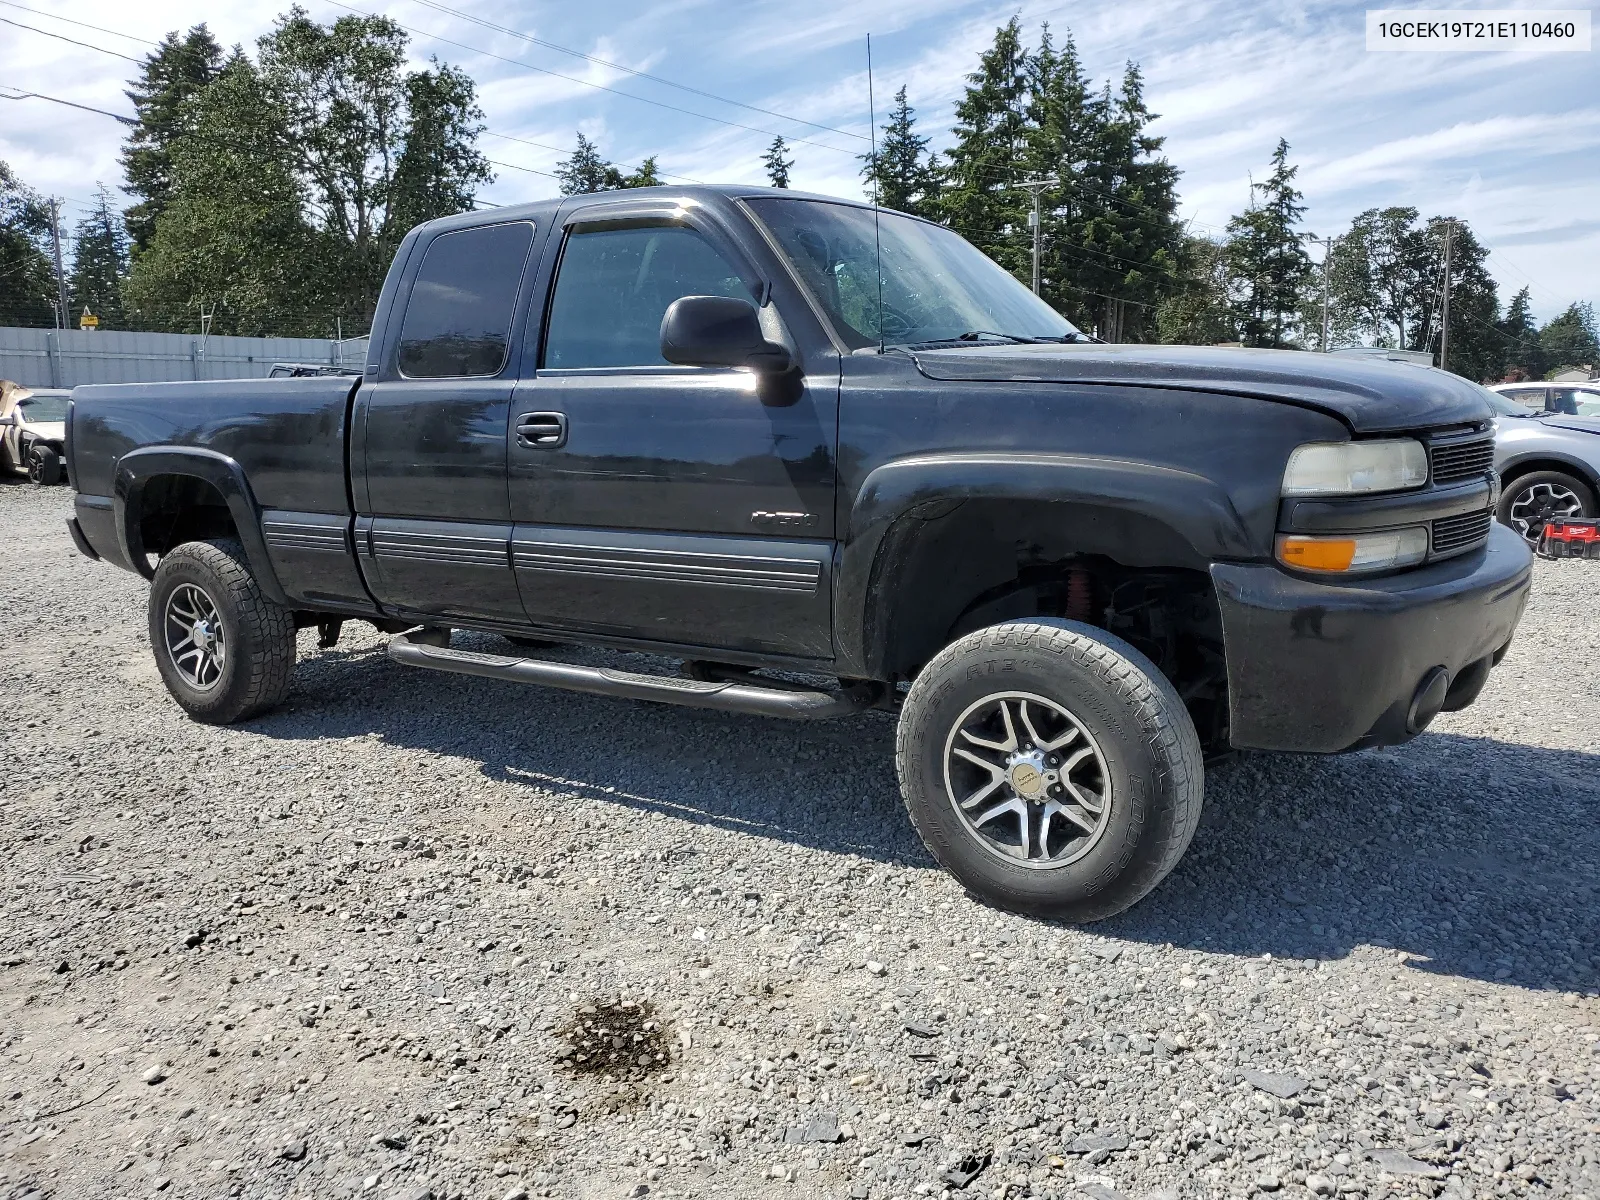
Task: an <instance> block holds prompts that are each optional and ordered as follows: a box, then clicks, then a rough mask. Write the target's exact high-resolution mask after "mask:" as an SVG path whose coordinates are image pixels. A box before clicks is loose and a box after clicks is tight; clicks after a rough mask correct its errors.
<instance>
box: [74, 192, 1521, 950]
mask: <svg viewBox="0 0 1600 1200" xmlns="http://www.w3.org/2000/svg"><path fill="white" fill-rule="evenodd" d="M1492 415H1493V414H1492V413H1491V411H1490V408H1489V405H1488V403H1487V402H1486V400H1485V398H1484V394H1483V392H1482V390H1481V389H1479V388H1477V387H1476V386H1475V385H1472V384H1469V383H1467V382H1465V381H1463V380H1460V379H1457V378H1455V377H1454V376H1451V375H1447V374H1443V373H1441V372H1438V371H1432V370H1426V369H1421V368H1415V367H1409V366H1397V365H1392V364H1387V363H1372V362H1365V361H1347V360H1343V359H1337V358H1331V357H1326V356H1318V355H1312V354H1303V353H1294V352H1267V351H1262V352H1247V351H1238V350H1198V349H1191V348H1180V347H1165V346H1131V345H1117V346H1113V345H1104V344H1100V343H1097V342H1095V341H1094V339H1092V338H1089V337H1085V336H1084V335H1082V334H1080V333H1079V332H1078V331H1076V330H1075V329H1073V327H1072V326H1071V325H1070V324H1069V323H1068V322H1067V321H1065V320H1064V319H1063V318H1062V317H1060V316H1059V315H1058V314H1057V313H1055V312H1054V311H1053V310H1052V309H1050V308H1049V307H1048V306H1047V305H1045V304H1044V303H1043V302H1042V301H1040V300H1039V299H1038V298H1036V297H1035V296H1034V295H1033V294H1032V293H1031V292H1029V291H1028V290H1027V289H1026V288H1025V287H1023V286H1022V285H1021V284H1019V283H1018V282H1017V281H1016V280H1015V279H1013V278H1012V277H1011V276H1010V275H1009V274H1007V273H1006V272H1005V271H1003V270H1002V269H1001V268H999V267H998V266H996V265H995V264H994V263H993V262H991V261H990V260H989V259H987V258H985V257H984V256H983V255H982V254H981V253H980V252H979V251H977V250H976V249H974V248H973V247H972V246H971V245H969V244H968V243H966V242H965V241H963V240H962V239H961V238H959V237H958V236H956V235H955V234H954V233H952V232H950V231H949V230H946V229H943V228H941V227H939V226H937V225H933V224H929V223H927V222H924V221H920V220H916V219H913V218H911V217H907V216H903V215H900V214H896V213H891V212H887V211H880V212H875V211H874V210H873V209H871V208H870V207H866V206H863V205H860V204H852V203H848V202H844V201H838V200H829V199H826V198H823V197H812V196H804V195H798V194H795V193H791V192H774V191H767V190H763V189H754V188H712V187H692V188H656V189H645V190H639V191H629V192H617V193H611V194H606V195H594V196H578V197H572V198H567V199H561V200H552V201H548V202H542V203H537V204H529V205H525V206H520V207H514V208H500V209H494V210H492V211H488V212H477V213H469V214H463V215H461V216H457V217H451V218H447V219H444V220H440V221H434V222H431V223H429V224H427V225H424V226H421V227H419V228H418V229H415V230H413V231H412V232H411V234H410V235H409V236H408V237H407V238H406V240H405V243H404V244H403V245H402V246H401V248H400V250H399V252H398V254H397V256H396V258H395V261H394V265H393V268H392V269H391V270H390V272H389V276H388V280H387V282H386V283H385V285H384V288H383V292H382V296H381V299H380V301H379V304H378V308H377V313H376V317H375V321H374V324H373V330H372V342H371V351H370V356H369V358H368V360H367V363H366V368H365V372H364V373H363V374H361V375H360V376H359V377H357V376H354V375H351V376H340V375H328V374H320V375H312V376H309V377H305V378H283V379H272V380H254V381H237V382H224V383H173V384H129V385H122V386H88V387H80V388H78V389H77V390H76V392H75V393H74V397H73V405H72V412H71V416H70V420H69V430H68V445H67V455H68V460H69V469H70V475H71V479H72V483H73V485H74V487H75V488H76V489H77V492H78V496H77V499H76V509H75V516H74V518H73V520H72V522H71V532H72V536H73V539H74V540H75V542H76V543H77V546H78V548H79V549H80V550H81V551H82V552H83V553H85V554H87V555H89V556H90V557H93V558H103V559H106V560H108V561H110V562H114V563H116V564H118V565H120V566H123V567H127V568H130V569H132V570H135V571H138V572H140V573H141V574H143V575H145V576H146V577H147V578H149V579H151V580H152V582H153V586H152V590H151V595H150V610H149V629H150V638H151V642H152V647H153V650H154V653H155V656H156V661H157V663H158V665H159V667H160V670H161V674H162V676H163V678H164V679H165V680H166V683H167V686H168V687H169V689H170V690H171V692H172V695H173V696H174V697H175V698H176V699H177V701H178V703H179V704H181V705H182V706H183V707H184V708H185V709H186V710H187V711H188V712H189V713H190V714H191V715H192V716H193V717H194V718H196V719H197V720H201V721H211V722H230V721H237V720H240V719H243V718H246V717H249V716H252V715H254V714H257V713H260V712H262V711H263V710H265V709H267V708H269V707H271V706H272V705H274V704H277V703H278V702H280V701H281V700H283V698H284V697H285V695H286V694H287V692H288V689H289V684H290V674H291V672H292V670H293V665H294V661H295V645H296V631H297V630H299V629H305V628H310V627H313V626H315V627H317V628H319V629H320V630H321V631H322V641H323V643H324V644H331V643H332V641H333V640H334V639H336V638H337V637H338V635H339V629H340V624H341V622H343V621H346V620H349V619H352V618H358V619H364V620H367V621H370V622H372V623H373V624H375V625H376V626H378V628H380V629H381V630H384V631H386V632H388V633H391V634H393V635H394V636H393V638H392V640H391V641H390V643H389V653H390V655H391V656H392V657H393V658H394V659H395V660H396V661H398V662H400V663H405V664H409V665H412V666H419V667H429V668H433V669H437V670H443V671H456V672H465V673H468V674H473V675H482V676H488V677H490V678H497V679H505V680H512V681H517V682H523V683H539V684H546V685H549V686H554V687H558V688H568V689H574V690H578V691H585V692H592V693H600V694H604V695H610V696H617V697H628V698H634V699H645V700H655V701H661V702H665V703H671V704H687V705H696V706H699V707H702V708H713V709H725V710H732V711H737V712H745V713H764V714H767V715H771V716H781V717H795V718H820V717H840V716H846V715H848V714H851V713H854V712H858V711H860V710H863V709H869V708H874V707H876V708H881V709H887V710H889V711H891V712H895V713H898V714H899V737H898V743H897V765H898V769H899V777H900V783H901V788H902V791H903V793H904V797H905V801H906V805H907V807H908V809H909V810H910V814H911V818H912V820H913V821H914V822H915V824H916V826H917V828H918V830H919V831H920V832H921V834H922V836H923V838H924V839H925V840H926V842H927V844H928V846H929V848H930V850H931V851H932V852H933V854H934V855H935V856H936V857H937V858H938V859H939V861H940V862H941V863H943V864H944V865H945V866H946V867H947V868H948V869H950V870H951V871H952V872H954V873H955V874H956V875H957V876H958V877H959V878H960V879H961V880H962V882H963V883H965V884H966V885H967V886H968V887H969V888H971V889H972V890H973V891H975V892H976V893H978V894H979V895H981V896H983V897H985V898H986V899H989V900H991V901H992V902H994V903H996V904H999V905H1003V906H1006V907H1010V908H1015V909H1019V910H1023V911H1028V912H1034V913H1040V914H1049V915H1054V916H1060V917H1065V918H1068V919H1073V920H1093V919H1096V918H1100V917H1104V916H1107V915H1109V914H1111V913H1114V912H1117V911H1120V910H1122V909H1124V908H1126V907H1128V906H1129V905H1131V904H1133V903H1134V902H1135V901H1137V900H1138V899H1139V898H1140V897H1142V896H1143V895H1145V894H1146V893H1147V892H1149V891H1150V889H1151V888H1153V887H1154V886H1155V885H1156V884H1157V883H1158V882H1159V881H1160V880H1161V878H1162V877H1163V876H1164V875H1165V874H1166V873H1167V872H1168V871H1170V870H1171V869H1172V867H1173V865H1174V864H1175V863H1176V862H1177V860H1178V858H1179V857H1180V856H1181V855H1182V853H1183V851H1184V849H1185V847H1186V846H1187V845H1188V842H1189V840H1190V837H1191V836H1192V834H1193V832H1194V829H1195V825H1196V823H1197V822H1198V820H1199V815H1200V804H1201V794H1202V785H1203V767H1202V763H1203V761H1204V759H1205V757H1206V756H1208V755H1213V754H1218V753H1221V752H1224V751H1226V750H1227V749H1229V748H1235V747H1237V748H1256V749H1264V750H1292V751H1312V752H1318V753H1331V752H1337V751H1344V750H1352V749H1357V748H1360V747H1367V746H1379V745H1389V744H1394V743H1398V742H1403V741H1405V740H1406V739H1408V738H1410V737H1413V736H1415V735H1416V734H1417V733H1419V732H1420V731H1421V730H1422V729H1423V728H1425V727H1426V726H1427V724H1428V723H1429V722H1430V721H1431V720H1432V719H1433V718H1434V716H1435V715H1436V714H1437V713H1439V712H1440V711H1441V710H1446V709H1457V708H1461V707H1463V706H1464V705H1467V704H1470V703H1471V702H1472V701H1473V700H1474V699H1475V698H1476V696H1477V695H1478V692H1479V690H1480V689H1481V688H1482V686H1483V684H1484V681H1485V679H1486V678H1487V677H1488V674H1489V670H1490V668H1491V666H1492V665H1493V664H1494V663H1495V662H1497V661H1498V659H1499V657H1500V656H1501V655H1502V654H1503V653H1504V652H1505V650H1506V647H1507V646H1508V645H1509V644H1510V641H1511V637H1512V633H1513V631H1514V630H1515V628H1516V624H1517V621H1518V618H1519V617H1520V615H1521V613H1522V608H1523V604H1524V602H1525V601H1526V599H1527V595H1528V587H1529V578H1530V556H1529V552H1528V550H1527V548H1526V547H1525V546H1524V545H1523V544H1522V542H1521V540H1520V539H1519V538H1518V537H1517V536H1516V535H1515V534H1514V533H1512V532H1511V531H1510V530H1509V529H1506V528H1504V527H1502V526H1500V525H1498V524H1495V523H1493V522H1492V521H1491V513H1492V511H1493V509H1494V504H1495V500H1496V491H1497V483H1496V480H1495V476H1494V475H1493V473H1492V457H1493V445H1492V441H1491V433H1492V431H1491V427H1490V421H1491V418H1492ZM453 630H471V631H477V632H478V633H480V634H482V633H488V634H497V635H501V636H503V637H504V638H505V639H506V640H507V643H508V644H507V645H505V646H503V647H500V648H496V647H494V646H493V643H492V642H491V643H487V644H488V645H489V646H490V647H491V649H498V650H499V651H500V652H494V653H490V652H486V651H485V650H484V646H485V645H486V643H485V641H484V640H483V638H482V637H478V638H475V639H473V642H472V645H471V646H459V645H458V646H452V644H451V638H452V631H453ZM550 643H580V644H586V645H591V646H604V647H610V648H613V649H621V650H625V651H638V652H644V653H648V654H650V655H652V656H655V658H654V659H653V660H647V661H656V662H659V660H660V658H661V657H662V656H665V657H668V658H670V659H672V660H676V661H678V662H679V663H681V666H680V667H678V668H677V673H676V674H672V673H662V672H661V671H659V670H658V671H657V672H655V673H650V672H647V671H639V672H632V671H624V670H618V669H615V668H611V667H598V666H585V665H581V664H579V663H575V662H573V661H570V660H571V659H573V657H574V656H573V655H571V654H567V655H565V658H566V660H568V661H555V660H554V659H553V658H552V657H551V656H549V655H546V656H545V657H542V658H541V657H540V656H539V654H538V653H537V651H538V648H539V647H540V646H541V645H549V644H550ZM577 657H579V658H581V657H582V656H577ZM611 661H615V659H614V658H613V659H612V660H611Z"/></svg>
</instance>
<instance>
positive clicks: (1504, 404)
mask: <svg viewBox="0 0 1600 1200" xmlns="http://www.w3.org/2000/svg"><path fill="white" fill-rule="evenodd" d="M1478 390H1479V391H1480V392H1482V393H1483V395H1484V398H1485V399H1486V400H1488V401H1489V407H1490V408H1492V409H1494V415H1495V416H1497V417H1531V416H1533V410H1532V409H1531V408H1529V407H1528V406H1527V405H1526V404H1518V403H1517V402H1516V401H1515V400H1512V399H1511V398H1510V397H1508V396H1502V395H1501V394H1500V393H1499V392H1492V391H1490V390H1489V389H1488V388H1486V387H1479V388H1478Z"/></svg>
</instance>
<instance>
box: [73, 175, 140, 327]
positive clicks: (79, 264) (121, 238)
mask: <svg viewBox="0 0 1600 1200" xmlns="http://www.w3.org/2000/svg"><path fill="white" fill-rule="evenodd" d="M94 199H95V204H94V208H93V209H92V210H91V211H90V213H89V215H88V216H86V217H84V218H83V219H82V220H81V221H79V222H78V227H77V230H76V232H75V234H74V236H73V239H72V275H71V278H70V279H69V280H68V281H67V286H68V288H69V289H70V292H71V297H72V299H71V303H72V307H73V310H74V316H75V317H81V316H82V315H83V311H84V310H85V309H88V310H89V311H90V312H92V313H94V315H95V316H97V317H99V318H100V327H101V328H102V329H106V328H109V329H125V328H127V320H126V318H125V316H124V314H123V311H122V280H123V277H124V276H125V275H127V273H128V233H127V229H126V228H125V226H124V225H123V220H122V214H121V213H119V212H118V211H117V209H116V207H115V206H114V205H113V204H112V201H111V190H110V189H109V188H107V187H106V185H105V184H103V183H102V184H98V185H96V187H95V193H94ZM75 324H76V321H75V320H73V319H69V320H68V321H67V322H66V325H67V326H68V327H69V328H71V327H73V326H74V325H75Z"/></svg>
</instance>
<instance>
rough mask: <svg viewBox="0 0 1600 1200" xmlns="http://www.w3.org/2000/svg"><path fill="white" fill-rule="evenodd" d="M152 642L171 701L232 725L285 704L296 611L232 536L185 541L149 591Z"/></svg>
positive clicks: (163, 563) (209, 719)
mask: <svg viewBox="0 0 1600 1200" xmlns="http://www.w3.org/2000/svg"><path fill="white" fill-rule="evenodd" d="M149 625H150V647H151V649H152V650H153V651H154V652H155V656H156V667H157V668H158V669H159V670H160V672H161V678H162V681H163V682H164V683H166V685H167V690H168V691H169V692H171V693H172V698H173V699H174V700H176V701H177V702H178V703H179V704H180V705H182V707H183V710H184V711H185V712H187V713H188V714H189V715H190V716H191V717H193V718H194V719H195V720H197V721H204V722H206V723H207V724H211V725H228V724H231V723H232V722H234V721H240V720H243V719H244V718H246V717H252V716H255V715H256V714H257V713H261V712H265V711H266V710H267V709H269V708H272V707H274V706H275V705H278V704H281V703H282V702H283V700H284V699H285V698H286V697H287V696H288V694H289V682H290V677H291V675H292V674H293V672H294V658H295V643H294V637H295V628H294V613H292V612H291V611H290V610H289V609H287V608H284V607H282V606H281V605H278V604H274V603H273V602H272V601H270V600H268V599H267V598H266V596H264V595H263V594H262V592H261V588H260V585H258V584H257V583H256V580H255V577H254V576H253V575H251V573H250V568H249V565H248V564H247V562H246V560H245V556H244V549H243V547H241V546H240V545H239V543H238V542H237V541H235V540H233V539H232V538H217V539H214V540H212V541H206V542H185V543H184V544H183V545H181V546H179V547H177V548H176V549H175V550H173V551H172V552H171V553H169V554H168V555H167V556H166V557H165V558H163V559H162V560H161V565H160V566H159V567H158V568H157V569H156V577H155V581H154V583H153V584H152V586H151V589H150V614H149Z"/></svg>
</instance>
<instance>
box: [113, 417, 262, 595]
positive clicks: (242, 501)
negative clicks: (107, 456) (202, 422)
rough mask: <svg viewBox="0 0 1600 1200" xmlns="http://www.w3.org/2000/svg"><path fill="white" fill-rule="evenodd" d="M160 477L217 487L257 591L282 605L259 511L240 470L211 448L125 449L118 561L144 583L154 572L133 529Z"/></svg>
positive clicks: (120, 464)
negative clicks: (150, 485) (149, 489)
mask: <svg viewBox="0 0 1600 1200" xmlns="http://www.w3.org/2000/svg"><path fill="white" fill-rule="evenodd" d="M164 475H188V476H191V477H193V478H196V479H201V480H204V481H205V482H206V483H209V484H210V485H211V486H212V487H214V488H216V489H217V491H218V493H219V494H221V496H222V498H223V501H224V502H225V503H226V504H227V506H228V511H229V512H230V513H231V514H232V515H233V524H234V528H235V529H237V530H238V532H239V542H240V544H241V545H243V547H244V553H245V558H246V560H248V562H249V564H250V571H251V574H253V575H254V576H255V578H256V582H257V583H258V584H259V585H260V587H261V591H262V592H263V594H265V595H266V597H267V599H269V600H271V601H273V602H274V603H277V604H283V605H287V604H288V603H289V597H288V596H287V595H286V594H285V593H284V590H283V585H282V584H280V583H279V582H278V575H277V572H276V571H274V570H273V569H272V560H271V558H269V557H268V555H267V545H266V542H265V540H264V539H263V538H262V536H261V508H260V506H259V505H258V504H257V503H256V498H255V493H254V492H252V491H251V489H250V483H249V481H248V480H247V479H246V478H245V474H244V468H243V467H241V466H240V465H239V464H238V463H237V462H235V461H234V460H233V459H231V458H229V457H228V456H227V455H226V454H219V453H218V452H217V451H215V450H207V449H204V448H203V447H198V446H195V447H161V446H152V447H148V448H146V449H142V450H131V451H129V452H128V453H127V454H124V455H123V456H122V457H121V459H119V460H118V461H117V472H116V478H115V480H114V481H113V484H112V506H113V509H114V513H115V517H114V519H115V525H116V531H117V543H118V549H119V550H120V551H121V553H122V556H123V558H124V560H125V561H126V562H127V563H128V564H129V565H130V566H132V567H133V569H134V570H136V571H138V572H139V574H141V575H143V576H144V577H145V578H146V579H151V578H154V576H155V570H154V569H153V568H152V567H151V566H150V563H149V560H148V558H147V557H146V554H145V547H144V538H143V536H142V535H141V533H140V531H139V526H140V517H141V515H142V508H143V503H144V487H145V484H147V483H148V482H149V481H150V480H152V479H155V478H158V477H160V476H164Z"/></svg>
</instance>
